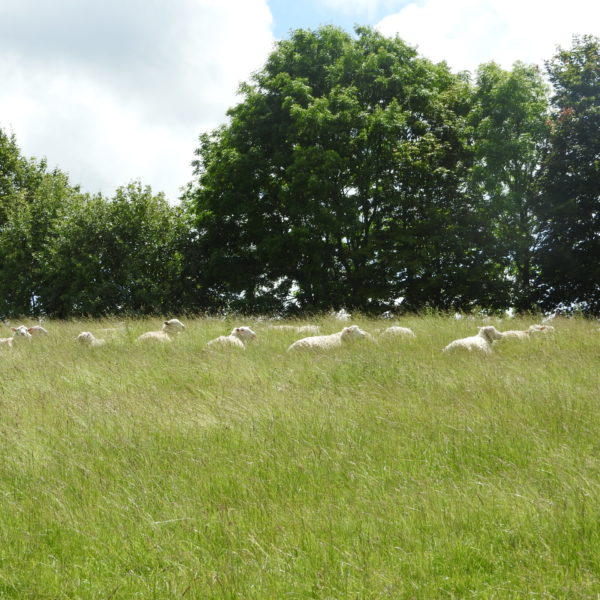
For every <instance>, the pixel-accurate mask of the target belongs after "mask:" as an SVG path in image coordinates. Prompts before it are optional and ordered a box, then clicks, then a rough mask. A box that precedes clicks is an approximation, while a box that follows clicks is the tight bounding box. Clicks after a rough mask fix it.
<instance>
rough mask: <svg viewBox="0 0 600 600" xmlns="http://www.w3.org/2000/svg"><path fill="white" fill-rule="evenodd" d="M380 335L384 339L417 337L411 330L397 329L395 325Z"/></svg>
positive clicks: (405, 328)
mask: <svg viewBox="0 0 600 600" xmlns="http://www.w3.org/2000/svg"><path fill="white" fill-rule="evenodd" d="M381 335H382V337H385V338H394V337H417V336H416V335H415V332H414V331H413V330H412V329H410V328H408V327H398V326H396V325H394V326H393V327H388V328H387V329H386V330H385V331H384V332H383V333H382V334H381Z"/></svg>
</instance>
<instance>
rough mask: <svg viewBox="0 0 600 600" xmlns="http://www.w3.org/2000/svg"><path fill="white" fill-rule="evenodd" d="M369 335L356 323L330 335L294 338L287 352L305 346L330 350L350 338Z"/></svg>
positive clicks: (355, 338) (360, 337) (363, 337)
mask: <svg viewBox="0 0 600 600" xmlns="http://www.w3.org/2000/svg"><path fill="white" fill-rule="evenodd" d="M370 337H371V336H370V334H368V333H367V332H366V331H363V330H362V329H361V328H360V327H359V326H358V325H351V326H350V327H344V329H342V330H341V331H338V332H337V333H332V334H330V335H316V336H311V337H305V338H302V339H300V340H296V341H295V342H294V343H293V344H292V345H291V346H290V347H289V348H288V352H289V351H290V350H292V351H293V350H298V349H307V348H308V349H314V350H330V349H332V348H339V347H341V346H342V343H346V342H349V341H351V340H360V339H369V338H370Z"/></svg>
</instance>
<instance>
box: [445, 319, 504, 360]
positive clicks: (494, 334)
mask: <svg viewBox="0 0 600 600" xmlns="http://www.w3.org/2000/svg"><path fill="white" fill-rule="evenodd" d="M500 338H502V333H500V332H499V331H498V330H497V329H496V328H495V327H494V326H493V325H487V326H486V327H480V328H479V333H478V334H477V335H473V336H471V337H466V338H461V339H459V340H454V341H453V342H450V343H449V344H448V345H447V346H446V347H445V348H444V350H443V351H444V352H446V351H448V350H454V349H456V348H465V349H467V350H469V352H470V351H471V350H479V351H481V352H485V353H488V354H489V353H491V352H492V343H493V342H494V340H499V339H500Z"/></svg>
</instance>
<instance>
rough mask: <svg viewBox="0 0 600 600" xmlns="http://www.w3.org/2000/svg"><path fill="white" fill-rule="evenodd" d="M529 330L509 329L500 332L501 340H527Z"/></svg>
mask: <svg viewBox="0 0 600 600" xmlns="http://www.w3.org/2000/svg"><path fill="white" fill-rule="evenodd" d="M529 333H530V332H529V330H525V331H522V330H520V329H511V330H509V331H502V337H503V338H515V339H517V340H528V339H529Z"/></svg>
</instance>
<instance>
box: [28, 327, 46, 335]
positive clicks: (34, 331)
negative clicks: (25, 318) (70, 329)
mask: <svg viewBox="0 0 600 600" xmlns="http://www.w3.org/2000/svg"><path fill="white" fill-rule="evenodd" d="M27 331H28V332H29V333H30V334H31V335H32V336H39V335H48V330H47V329H45V328H44V327H42V326H41V325H34V326H33V327H28V328H27Z"/></svg>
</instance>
